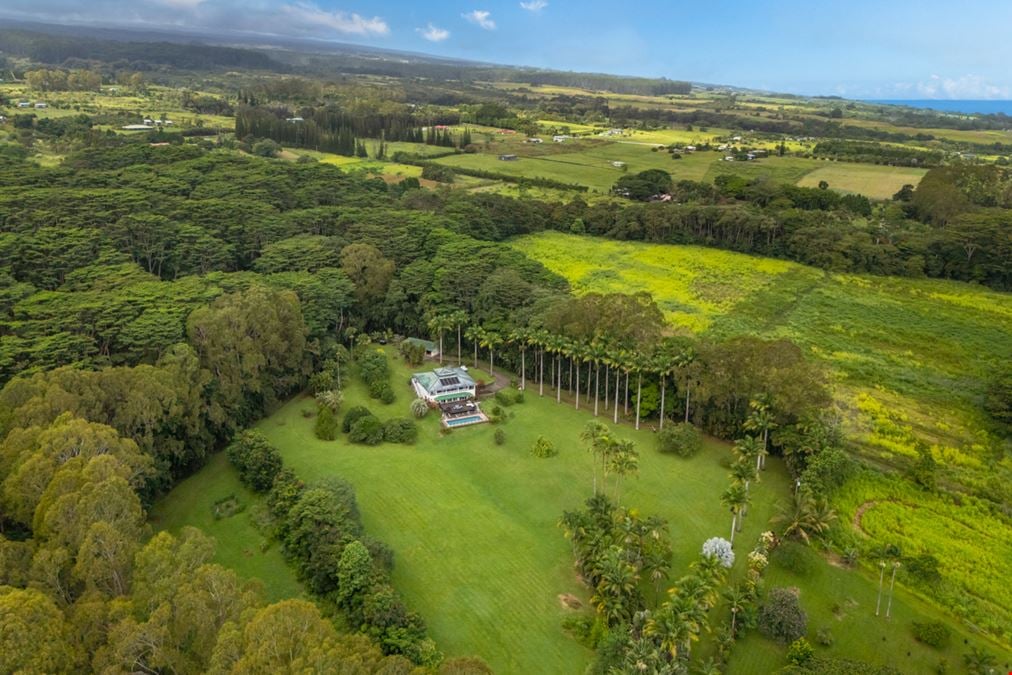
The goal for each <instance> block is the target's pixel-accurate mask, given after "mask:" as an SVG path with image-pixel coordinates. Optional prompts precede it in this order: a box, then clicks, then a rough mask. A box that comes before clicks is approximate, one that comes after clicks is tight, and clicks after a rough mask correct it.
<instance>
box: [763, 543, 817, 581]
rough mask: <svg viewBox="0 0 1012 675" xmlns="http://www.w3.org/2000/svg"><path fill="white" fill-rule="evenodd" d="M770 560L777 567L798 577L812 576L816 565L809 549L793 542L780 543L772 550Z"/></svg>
mask: <svg viewBox="0 0 1012 675" xmlns="http://www.w3.org/2000/svg"><path fill="white" fill-rule="evenodd" d="M772 558H773V562H774V564H776V565H777V567H780V568H781V569H785V570H787V571H788V572H793V573H794V574H797V575H798V576H799V577H807V576H809V575H810V574H812V572H813V571H815V568H816V564H817V563H816V561H815V558H814V556H813V554H812V553H811V551H810V549H809V548H808V547H807V546H805V545H804V544H799V543H798V542H795V541H784V542H781V543H780V545H779V546H777V547H776V549H774V550H773V555H772Z"/></svg>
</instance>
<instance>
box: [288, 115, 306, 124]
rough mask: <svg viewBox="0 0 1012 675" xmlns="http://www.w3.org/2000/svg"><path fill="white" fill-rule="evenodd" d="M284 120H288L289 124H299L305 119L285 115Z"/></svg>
mask: <svg viewBox="0 0 1012 675" xmlns="http://www.w3.org/2000/svg"><path fill="white" fill-rule="evenodd" d="M285 121H286V122H288V123H289V124H299V123H301V122H305V121H306V120H304V119H303V118H301V117H286V118H285Z"/></svg>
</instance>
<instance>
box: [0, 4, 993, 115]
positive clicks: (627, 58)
mask: <svg viewBox="0 0 1012 675" xmlns="http://www.w3.org/2000/svg"><path fill="white" fill-rule="evenodd" d="M3 15H6V16H11V17H17V18H22V19H36V20H57V21H61V22H66V23H76V22H87V23H98V24H112V23H115V24H126V25H132V26H136V27H144V28H155V27H163V28H178V29H208V30H210V29H223V28H225V29H230V30H239V31H244V32H250V33H273V34H280V35H287V36H302V37H315V38H321V39H329V40H337V41H341V42H356V43H361V44H368V45H373V46H377V47H387V48H392V49H405V50H411V51H421V52H426V53H431V54H437V55H442V56H452V57H462V58H468V59H474V60H481V61H491V62H496V63H505V64H517V65H530V66H541V67H548V68H556V69H561V70H583V71H596V72H608V73H619V74H626V75H647V76H666V77H669V78H672V79H687V80H693V81H699V82H710V83H718V84H732V85H739V86H748V87H757V88H763V89H771V90H777V91H790V92H796V93H804V94H839V95H843V96H849V97H855V98H862V97H863V98H1004V99H1010V98H1012V1H1010V0H956V1H952V0H949V1H948V2H942V1H940V0H921V1H920V2H913V1H907V0H903V1H890V0H879V1H877V2H876V1H873V0H849V1H848V2H833V3H827V2H820V0H807V1H801V0H780V1H773V0H711V1H709V2H700V1H698V0H697V1H696V2H684V1H683V0H668V1H666V2H665V1H661V0H637V1H635V2H630V1H627V2H614V1H609V2H594V1H592V0H584V1H582V2H581V1H578V0H523V1H521V0H487V1H486V0H480V1H473V0H469V1H458V0H449V1H439V2H419V1H418V0H387V1H383V0H380V1H373V2H365V1H360V0H347V1H345V0H130V1H129V2H124V1H122V0H89V1H88V2H82V0H2V1H0V16H3Z"/></svg>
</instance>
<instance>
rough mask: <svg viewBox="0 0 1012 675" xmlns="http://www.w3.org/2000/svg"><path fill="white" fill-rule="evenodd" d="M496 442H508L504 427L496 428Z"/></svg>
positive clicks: (498, 443)
mask: <svg viewBox="0 0 1012 675" xmlns="http://www.w3.org/2000/svg"><path fill="white" fill-rule="evenodd" d="M494 438H495V444H496V445H502V444H503V443H505V442H506V431H505V430H503V428H502V427H500V428H498V429H496V430H495V436H494Z"/></svg>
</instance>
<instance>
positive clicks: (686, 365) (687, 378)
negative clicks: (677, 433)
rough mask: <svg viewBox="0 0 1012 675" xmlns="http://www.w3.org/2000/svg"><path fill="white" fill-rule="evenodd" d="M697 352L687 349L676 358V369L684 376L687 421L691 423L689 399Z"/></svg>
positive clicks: (690, 348)
mask: <svg viewBox="0 0 1012 675" xmlns="http://www.w3.org/2000/svg"><path fill="white" fill-rule="evenodd" d="M696 358H697V357H696V350H695V349H693V348H692V347H686V348H685V349H683V350H682V351H681V352H679V353H678V355H677V356H676V357H675V367H676V368H678V371H679V372H680V373H681V374H682V381H683V382H684V383H685V421H686V422H688V421H689V397H690V395H691V393H692V365H693V364H694V363H695V362H696Z"/></svg>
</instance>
